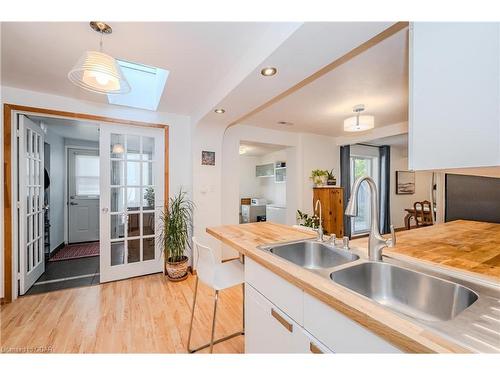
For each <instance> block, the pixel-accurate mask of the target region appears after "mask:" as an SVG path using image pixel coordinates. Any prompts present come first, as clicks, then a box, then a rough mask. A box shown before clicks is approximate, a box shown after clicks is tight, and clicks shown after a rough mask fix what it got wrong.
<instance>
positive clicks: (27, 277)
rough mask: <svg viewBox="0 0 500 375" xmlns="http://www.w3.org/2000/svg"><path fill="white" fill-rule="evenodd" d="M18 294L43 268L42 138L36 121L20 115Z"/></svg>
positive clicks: (34, 279) (33, 280)
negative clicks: (19, 271)
mask: <svg viewBox="0 0 500 375" xmlns="http://www.w3.org/2000/svg"><path fill="white" fill-rule="evenodd" d="M18 124H19V134H22V136H20V137H19V149H18V153H19V197H18V200H19V203H20V204H19V246H20V248H19V263H20V270H21V277H20V290H19V294H21V295H22V294H24V293H26V292H27V291H28V289H29V288H30V287H31V286H32V285H33V284H34V283H35V281H36V280H37V279H38V278H39V277H40V275H41V274H42V273H43V272H44V270H45V259H44V256H45V255H44V235H45V229H44V219H43V211H44V208H43V197H44V151H43V149H44V140H43V134H44V133H43V131H42V129H41V128H40V126H39V125H38V124H36V123H35V122H33V121H31V120H30V119H29V118H28V117H26V116H24V115H20V116H19V123H18Z"/></svg>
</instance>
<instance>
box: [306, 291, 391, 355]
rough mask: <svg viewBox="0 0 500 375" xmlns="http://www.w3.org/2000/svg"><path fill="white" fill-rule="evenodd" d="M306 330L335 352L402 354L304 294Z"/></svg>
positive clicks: (356, 324)
mask: <svg viewBox="0 0 500 375" xmlns="http://www.w3.org/2000/svg"><path fill="white" fill-rule="evenodd" d="M304 328H305V329H306V330H307V331H308V332H310V333H311V334H312V335H313V336H314V337H315V338H317V339H318V340H319V341H320V342H322V343H324V344H325V345H326V346H327V347H328V348H330V350H332V351H333V352H336V353H401V351H400V350H399V349H398V348H396V347H394V346H393V345H391V344H390V343H388V342H387V341H385V340H383V339H382V338H380V337H378V336H377V335H375V334H374V333H372V332H371V331H369V330H367V329H366V328H364V327H362V326H361V325H359V324H358V323H356V322H354V321H352V320H350V319H349V318H347V317H346V316H344V315H343V314H341V313H339V312H338V311H337V310H335V309H333V308H331V307H330V306H328V305H327V304H325V303H323V302H321V301H319V300H317V299H316V298H314V297H312V296H310V295H309V294H307V293H304Z"/></svg>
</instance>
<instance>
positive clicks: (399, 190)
mask: <svg viewBox="0 0 500 375" xmlns="http://www.w3.org/2000/svg"><path fill="white" fill-rule="evenodd" d="M396 194H415V172H412V171H396Z"/></svg>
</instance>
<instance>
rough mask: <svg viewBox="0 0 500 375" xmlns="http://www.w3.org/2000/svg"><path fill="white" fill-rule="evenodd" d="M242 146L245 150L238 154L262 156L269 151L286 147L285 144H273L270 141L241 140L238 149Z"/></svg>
mask: <svg viewBox="0 0 500 375" xmlns="http://www.w3.org/2000/svg"><path fill="white" fill-rule="evenodd" d="M242 148H244V149H245V151H246V152H245V153H244V154H241V155H240V156H262V155H266V154H270V153H271V152H275V151H279V150H283V149H285V148H286V146H282V145H273V144H270V143H258V142H248V141H242V142H240V150H241V149H242Z"/></svg>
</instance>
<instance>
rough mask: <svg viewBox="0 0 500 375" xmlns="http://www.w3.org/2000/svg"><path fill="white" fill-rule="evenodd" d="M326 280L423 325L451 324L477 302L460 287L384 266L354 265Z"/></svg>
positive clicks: (475, 296) (430, 277) (380, 264)
mask: <svg viewBox="0 0 500 375" xmlns="http://www.w3.org/2000/svg"><path fill="white" fill-rule="evenodd" d="M330 278H331V279H332V280H333V281H334V282H336V283H338V284H340V285H342V286H344V287H346V288H348V289H351V290H352V291H354V292H356V293H359V294H362V295H363V296H365V297H368V298H370V299H372V300H374V301H375V302H377V303H379V304H381V305H384V306H387V307H388V308H391V309H393V310H396V311H398V312H400V313H402V314H405V315H408V316H411V317H413V318H417V319H420V320H426V321H447V320H451V319H453V318H455V317H456V316H457V315H458V314H460V313H461V312H462V311H464V310H465V309H466V308H468V307H469V306H471V305H472V304H473V303H474V302H475V301H476V300H477V299H478V295H477V294H476V293H475V292H473V291H472V290H470V289H469V288H467V287H465V286H463V285H460V284H457V283H454V282H451V281H447V280H443V279H439V278H437V277H433V276H429V275H426V274H424V273H420V272H416V271H411V270H408V269H406V268H401V267H398V266H394V265H391V264H387V263H372V262H370V263H361V264H357V265H354V266H352V267H347V268H344V269H342V270H339V271H335V272H332V273H331V274H330Z"/></svg>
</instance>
